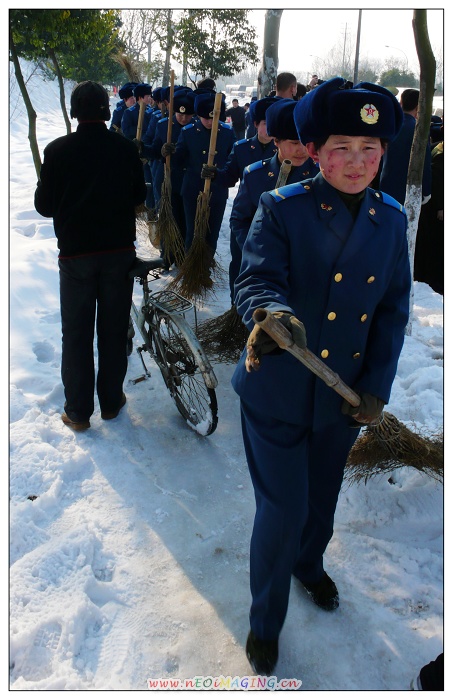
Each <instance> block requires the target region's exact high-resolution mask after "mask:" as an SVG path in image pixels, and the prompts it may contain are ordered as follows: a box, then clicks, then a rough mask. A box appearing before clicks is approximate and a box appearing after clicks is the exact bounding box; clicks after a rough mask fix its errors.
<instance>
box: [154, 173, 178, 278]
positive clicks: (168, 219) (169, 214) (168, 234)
mask: <svg viewBox="0 0 453 700" xmlns="http://www.w3.org/2000/svg"><path fill="white" fill-rule="evenodd" d="M156 237H157V238H158V240H159V241H160V244H161V246H162V249H163V251H164V255H165V258H166V259H167V260H168V261H169V262H173V260H174V262H175V264H176V266H177V267H181V265H182V264H183V261H184V242H183V240H182V237H181V233H180V230H179V227H178V224H177V223H176V220H175V217H174V215H173V209H172V206H171V181H170V173H169V172H168V171H167V170H166V171H165V176H164V181H163V183H162V194H161V200H160V205H159V220H158V222H157V226H156Z"/></svg>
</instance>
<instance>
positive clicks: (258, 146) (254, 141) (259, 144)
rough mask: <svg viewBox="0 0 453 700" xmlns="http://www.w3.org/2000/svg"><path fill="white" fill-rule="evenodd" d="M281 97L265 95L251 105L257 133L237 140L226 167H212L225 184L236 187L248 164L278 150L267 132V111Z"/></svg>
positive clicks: (216, 175) (271, 154) (267, 156)
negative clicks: (248, 137)
mask: <svg viewBox="0 0 453 700" xmlns="http://www.w3.org/2000/svg"><path fill="white" fill-rule="evenodd" d="M279 99H280V98H279V97H264V98H263V99H262V100H258V101H257V102H253V103H252V105H251V106H250V111H251V112H252V119H253V123H254V124H255V125H256V127H257V133H256V135H255V136H253V137H252V138H250V139H240V140H239V141H236V142H235V143H234V145H233V149H232V151H231V153H230V155H229V156H228V160H227V162H226V163H225V165H224V167H223V168H221V169H219V168H212V173H213V175H215V177H216V178H217V179H218V181H219V182H220V181H221V182H222V184H223V185H226V186H227V187H234V186H235V185H236V183H237V182H238V181H240V180H242V175H243V173H244V168H245V167H246V166H247V165H250V163H255V161H257V160H264V159H265V158H270V157H271V156H273V155H274V154H275V153H276V152H277V146H276V145H275V143H274V139H273V138H272V136H269V134H268V133H267V126H266V111H267V109H268V107H270V106H271V105H273V104H274V103H275V102H278V100H279ZM205 171H206V174H208V173H209V171H208V169H207V168H205Z"/></svg>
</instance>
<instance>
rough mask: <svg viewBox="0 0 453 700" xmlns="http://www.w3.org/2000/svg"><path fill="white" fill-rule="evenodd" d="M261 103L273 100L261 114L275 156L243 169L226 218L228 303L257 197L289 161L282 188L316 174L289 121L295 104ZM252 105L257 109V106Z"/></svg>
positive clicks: (317, 170)
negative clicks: (229, 215) (228, 255)
mask: <svg viewBox="0 0 453 700" xmlns="http://www.w3.org/2000/svg"><path fill="white" fill-rule="evenodd" d="M264 99H265V100H269V101H270V100H273V102H272V103H271V104H270V106H269V107H268V109H267V110H266V112H265V115H266V121H265V124H266V129H267V133H268V134H272V137H273V139H272V140H273V143H274V144H275V148H277V153H275V155H273V156H272V158H267V159H265V160H259V161H257V162H254V163H251V164H250V165H247V167H246V168H245V170H244V175H243V178H242V182H241V184H240V185H239V190H238V193H237V195H236V197H235V200H234V203H233V207H232V210H231V217H230V227H231V241H230V251H231V262H230V267H229V280H230V291H231V301H232V302H233V301H234V283H235V281H236V277H237V276H238V273H239V268H240V265H241V258H242V248H243V247H244V241H245V239H246V237H247V233H248V230H249V228H250V224H251V223H252V221H253V217H254V216H255V212H256V210H257V209H258V204H259V199H260V196H261V195H262V193H263V192H267V191H268V190H271V189H274V186H275V183H276V182H277V179H278V176H279V173H280V167H281V165H282V163H283V161H284V160H290V161H291V163H292V167H291V171H290V173H289V175H288V177H287V180H286V184H290V183H293V182H299V181H300V180H305V179H306V178H310V177H315V175H317V174H318V172H319V168H318V166H317V165H316V164H315V163H314V162H313V160H312V159H311V158H310V156H309V155H308V151H307V149H306V148H305V146H304V145H303V144H302V143H301V142H300V141H299V137H298V135H297V130H296V125H295V123H294V118H293V115H294V108H295V106H296V103H295V101H294V100H290V99H279V98H272V97H270V98H269V97H267V98H266V97H265V98H264ZM260 101H261V100H260ZM256 104H257V105H259V102H257V103H256ZM257 109H259V107H257ZM258 128H261V127H260V124H258Z"/></svg>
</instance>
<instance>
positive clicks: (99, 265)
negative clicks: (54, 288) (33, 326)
mask: <svg viewBox="0 0 453 700" xmlns="http://www.w3.org/2000/svg"><path fill="white" fill-rule="evenodd" d="M134 260H135V250H126V251H121V252H112V253H101V254H97V255H83V256H80V257H74V258H60V260H59V261H58V264H59V269H60V306H61V327H62V336H63V337H62V342H63V349H62V358H61V378H62V381H63V386H64V392H65V399H66V401H65V411H66V413H67V415H68V416H69V418H71V420H76V421H85V420H88V419H89V417H90V416H91V415H92V413H93V411H94V389H95V366H94V354H93V341H94V331H95V323H96V334H97V346H98V372H97V380H96V391H97V395H98V398H99V404H100V407H101V410H102V411H115V410H116V409H117V408H118V406H119V405H120V402H121V397H122V392H123V381H124V377H125V376H126V371H127V332H128V326H129V315H130V308H131V301H132V288H133V284H134V281H133V279H129V277H128V272H129V270H130V269H131V268H132V266H133V264H134Z"/></svg>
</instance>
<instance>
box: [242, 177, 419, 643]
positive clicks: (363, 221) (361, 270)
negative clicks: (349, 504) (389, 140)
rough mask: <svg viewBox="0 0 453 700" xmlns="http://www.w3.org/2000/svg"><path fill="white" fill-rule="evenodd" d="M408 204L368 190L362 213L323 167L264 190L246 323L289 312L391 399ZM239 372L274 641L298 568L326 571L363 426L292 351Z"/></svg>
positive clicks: (249, 245) (246, 273)
mask: <svg viewBox="0 0 453 700" xmlns="http://www.w3.org/2000/svg"><path fill="white" fill-rule="evenodd" d="M406 226H407V221H406V215H405V212H404V210H403V208H402V207H401V206H400V205H399V204H398V203H397V202H396V201H395V200H393V199H392V198H390V197H388V196H387V195H384V194H383V193H381V192H378V191H374V190H371V189H367V190H366V191H365V194H364V197H363V200H362V202H361V206H360V209H359V212H358V214H357V216H356V218H355V219H354V218H353V216H352V215H351V213H350V211H349V209H348V208H347V206H346V205H345V203H344V201H343V200H342V198H341V196H340V194H339V193H338V191H337V190H335V189H334V188H333V187H332V186H331V185H330V184H329V183H327V182H326V181H325V180H324V178H323V176H322V174H318V175H317V176H316V177H315V178H314V179H308V180H305V181H302V182H300V183H296V184H292V185H287V186H286V187H283V188H282V189H279V190H274V191H272V192H268V193H264V194H263V195H262V196H261V198H260V203H259V207H258V210H257V212H256V215H255V217H254V220H253V222H252V225H251V227H250V230H249V232H248V235H247V238H246V240H245V244H244V248H243V254H242V265H241V270H240V273H239V276H238V278H237V280H236V285H235V290H236V297H235V303H236V305H237V310H238V313H239V314H240V315H241V316H242V318H243V321H244V323H245V324H246V325H247V327H248V328H249V330H252V328H253V325H254V324H253V320H252V314H253V311H254V310H255V309H256V308H259V307H264V308H267V309H269V310H270V311H277V310H283V311H289V312H291V313H292V314H294V315H295V316H297V318H299V319H300V320H301V321H302V322H303V323H304V325H305V328H306V332H307V342H308V347H309V348H310V349H311V350H312V351H313V352H314V353H315V354H316V355H317V356H318V357H320V358H321V359H323V360H324V362H325V363H326V364H327V365H328V366H329V367H330V368H331V369H332V370H334V371H335V372H337V373H338V374H339V375H340V377H341V378H342V379H343V380H344V381H345V382H346V383H347V384H349V386H351V387H352V388H354V389H355V390H357V391H363V392H368V393H370V394H373V395H375V396H378V397H379V398H381V399H382V400H383V401H384V402H388V400H389V397H390V391H391V387H392V382H393V380H394V377H395V374H396V369H397V363H398V358H399V355H400V351H401V348H402V345H403V340H404V330H405V327H406V324H407V320H408V313H409V294H410V286H411V279H410V270H409V259H408V250H407V240H406ZM244 360H245V351H244V354H243V356H242V358H241V360H240V361H239V363H238V366H237V368H236V370H235V373H234V375H233V379H232V383H233V387H234V389H235V391H236V392H237V393H238V394H239V396H240V398H241V411H242V421H243V436H244V446H245V450H246V455H247V461H248V465H249V469H250V473H251V478H252V482H253V485H254V489H255V496H256V504H257V511H256V517H255V523H254V529H253V534H252V542H251V590H252V607H251V613H250V619H251V627H252V629H253V631H254V632H255V634H256V635H257V636H259V637H261V638H263V639H274V638H276V637H278V634H279V632H280V630H281V627H282V625H283V622H284V619H285V615H286V610H287V605H288V596H289V588H290V581H291V575H292V574H294V575H295V576H296V577H297V578H299V579H300V580H302V581H305V582H316V581H318V580H319V579H320V578H321V577H322V575H323V553H324V551H325V549H326V547H327V544H328V542H329V540H330V538H331V536H332V532H333V518H334V512H335V507H336V502H337V498H338V493H339V490H340V487H341V482H342V478H343V470H344V465H345V462H346V459H347V455H348V452H349V450H350V448H351V446H352V444H353V442H354V439H355V437H356V435H357V430H354V429H352V428H351V427H350V424H349V423H350V419H348V418H347V417H346V416H344V415H342V413H341V404H342V398H341V397H340V396H339V395H338V394H337V393H336V392H334V391H333V389H332V388H329V387H327V386H326V385H325V384H324V382H323V381H322V380H321V379H318V378H316V377H315V375H314V374H312V373H311V372H310V371H309V370H308V369H307V368H306V367H305V366H304V365H302V364H301V363H300V362H299V361H298V360H296V359H295V358H294V357H293V356H292V355H290V354H289V353H287V352H285V351H282V350H276V351H275V352H274V353H272V354H268V355H264V356H263V357H262V360H261V368H260V369H259V371H257V372H252V373H250V374H249V373H247V372H246V369H245V365H244Z"/></svg>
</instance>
